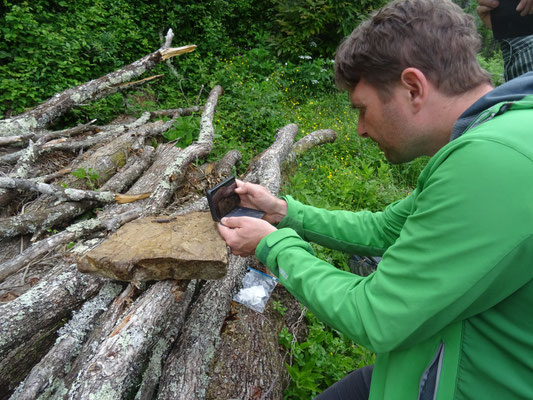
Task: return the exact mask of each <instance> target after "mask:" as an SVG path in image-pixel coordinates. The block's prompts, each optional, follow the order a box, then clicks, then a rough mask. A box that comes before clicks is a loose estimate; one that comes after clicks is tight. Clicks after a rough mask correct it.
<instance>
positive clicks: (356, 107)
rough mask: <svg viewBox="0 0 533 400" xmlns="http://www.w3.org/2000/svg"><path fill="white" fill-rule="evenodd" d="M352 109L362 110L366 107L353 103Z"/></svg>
mask: <svg viewBox="0 0 533 400" xmlns="http://www.w3.org/2000/svg"><path fill="white" fill-rule="evenodd" d="M350 107H351V108H353V109H354V110H359V109H361V108H365V106H364V105H363V104H359V103H355V104H354V103H351V104H350Z"/></svg>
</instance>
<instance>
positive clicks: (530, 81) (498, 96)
mask: <svg viewBox="0 0 533 400" xmlns="http://www.w3.org/2000/svg"><path fill="white" fill-rule="evenodd" d="M530 95H533V72H527V73H525V74H523V75H520V76H519V77H517V78H515V79H512V80H510V81H509V82H506V83H504V84H503V85H501V86H498V87H497V88H495V89H493V90H491V91H490V92H489V93H487V94H486V95H485V96H483V97H481V98H480V99H479V100H477V101H476V102H475V103H474V104H472V105H471V106H470V107H469V108H468V109H467V110H466V111H465V112H464V113H463V114H461V116H460V117H459V119H457V121H455V124H454V125H453V129H452V134H451V136H450V141H451V140H454V139H457V138H458V137H459V136H461V135H462V134H463V133H465V132H466V130H467V129H468V127H469V126H470V125H471V124H472V122H474V120H475V119H476V118H477V117H478V115H479V114H480V113H481V112H483V111H485V110H486V109H488V108H490V107H492V106H494V105H496V104H498V103H503V102H507V103H509V102H513V101H519V100H522V99H523V98H524V97H526V96H530Z"/></svg>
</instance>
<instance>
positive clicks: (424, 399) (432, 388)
mask: <svg viewBox="0 0 533 400" xmlns="http://www.w3.org/2000/svg"><path fill="white" fill-rule="evenodd" d="M443 359H444V343H440V344H439V347H437V351H436V353H435V355H434V356H433V360H431V363H430V364H429V367H427V368H426V370H425V371H424V373H423V374H422V377H421V378H420V385H419V388H418V400H435V399H436V398H437V389H438V388H439V381H440V373H441V369H442V360H443Z"/></svg>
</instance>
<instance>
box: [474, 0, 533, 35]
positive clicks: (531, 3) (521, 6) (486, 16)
mask: <svg viewBox="0 0 533 400" xmlns="http://www.w3.org/2000/svg"><path fill="white" fill-rule="evenodd" d="M477 3H478V4H479V5H478V7H477V10H476V11H477V14H478V15H479V18H481V21H482V22H483V23H484V24H485V25H486V26H487V27H488V28H490V29H492V23H491V20H490V12H491V11H492V10H494V9H495V8H496V7H498V6H499V5H500V2H499V1H498V0H478V2H477ZM516 11H517V12H519V13H520V15H521V16H522V17H525V16H526V15H528V14H533V0H521V1H520V3H518V5H517V6H516Z"/></svg>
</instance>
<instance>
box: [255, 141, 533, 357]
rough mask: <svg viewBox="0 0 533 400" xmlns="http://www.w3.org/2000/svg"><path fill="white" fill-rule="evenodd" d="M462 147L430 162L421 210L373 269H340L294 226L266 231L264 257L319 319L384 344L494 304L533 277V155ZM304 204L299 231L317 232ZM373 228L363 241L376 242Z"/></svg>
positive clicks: (417, 203) (394, 345)
mask: <svg viewBox="0 0 533 400" xmlns="http://www.w3.org/2000/svg"><path fill="white" fill-rule="evenodd" d="M462 147H463V148H461V149H460V150H458V151H455V152H453V153H451V154H449V155H447V156H446V159H445V160H441V161H440V162H433V163H432V164H431V165H429V164H428V167H426V170H425V171H424V172H423V174H424V173H425V174H426V177H425V179H424V180H422V181H419V188H418V190H419V191H418V192H417V196H416V198H414V197H413V200H412V201H413V210H412V212H411V214H410V215H409V216H408V217H407V218H406V219H405V223H404V224H403V229H402V230H401V232H400V234H399V236H398V238H397V240H396V241H395V242H394V244H392V245H391V246H390V247H389V248H388V250H387V251H386V252H385V253H384V255H383V259H382V261H381V262H380V265H379V267H378V270H377V272H375V273H374V274H372V275H370V276H368V277H365V278H363V277H360V276H357V275H354V274H351V273H349V272H345V271H341V270H338V269H336V268H335V267H333V266H332V265H330V264H327V263H326V262H324V261H322V260H320V259H318V258H316V257H314V256H313V254H312V252H311V251H310V249H309V247H307V246H306V245H305V242H304V241H303V240H302V239H301V238H300V237H299V236H298V233H297V231H295V230H293V229H291V228H287V227H285V228H282V229H280V230H278V231H276V232H274V233H272V234H270V235H269V236H267V237H266V238H264V239H263V240H262V241H261V242H260V243H259V246H258V247H257V250H256V255H257V257H258V258H259V260H260V261H261V262H263V263H264V264H265V265H267V266H268V267H269V268H270V269H271V270H272V271H273V272H274V273H275V274H276V275H278V276H279V278H280V281H281V283H282V284H283V285H284V286H285V287H286V288H287V289H288V290H289V291H290V292H291V293H293V295H294V296H295V297H296V298H298V299H299V300H300V301H301V302H302V303H303V304H305V305H306V306H308V307H309V308H310V309H311V310H312V311H313V313H315V314H316V315H317V316H318V317H319V318H320V319H322V320H323V321H325V322H326V323H327V324H329V325H330V326H332V327H334V328H335V329H338V330H340V331H341V332H343V333H345V334H347V335H348V336H349V337H351V338H352V339H353V340H354V341H355V342H356V343H359V344H361V345H363V346H365V347H368V348H369V349H371V350H373V351H375V352H378V353H382V352H388V351H391V350H394V349H401V348H406V347H410V346H412V345H413V344H415V343H417V342H420V341H423V340H425V339H427V338H429V337H431V336H432V335H434V334H435V333H437V332H439V331H440V330H442V329H443V328H444V327H445V326H447V325H448V324H450V323H451V322H454V321H458V320H461V319H464V318H467V317H469V316H472V315H475V314H477V313H480V312H483V311H484V310H487V309H488V308H491V307H493V306H494V305H495V304H497V303H499V302H500V301H502V300H503V299H505V297H507V296H509V295H511V294H512V293H514V292H515V291H516V290H518V289H519V288H520V287H521V286H523V285H524V284H525V282H527V281H528V280H530V279H533V268H531V260H532V259H533V208H532V204H533V185H526V184H524V183H525V182H531V176H533V162H532V161H531V160H530V159H528V158H527V157H524V156H522V155H520V154H518V153H517V152H516V151H514V150H512V149H509V148H507V147H505V146H503V145H500V144H497V143H492V142H484V143H478V144H476V145H475V146H473V145H470V144H469V143H466V144H464V145H463V146H462ZM472 148H473V149H474V150H472ZM432 161H434V160H432ZM434 165H437V167H433V166H434ZM420 182H422V183H420ZM393 210H394V207H393ZM303 214H304V216H303V218H300V220H301V221H303V222H302V225H303V227H300V228H298V232H300V233H303V235H302V236H303V237H304V238H306V239H309V238H313V236H312V235H310V234H309V230H308V229H307V226H306V225H307V224H306V221H307V218H309V217H310V216H312V215H314V214H312V213H311V212H309V211H304V212H303ZM340 220H341V218H340V217H339V221H336V222H335V223H334V225H333V226H332V227H331V228H330V229H332V230H333V229H334V228H335V227H336V226H339V225H342V223H341V221H340ZM324 221H325V220H324ZM359 221H360V222H364V223H366V222H368V221H367V220H366V219H362V220H359ZM370 223H371V224H372V223H373V220H372V219H371V220H370ZM313 226H314V224H313ZM350 227H353V225H350ZM324 229H326V230H327V229H329V228H324ZM354 229H356V230H358V234H357V235H359V234H360V232H366V231H367V230H366V229H365V230H364V231H363V230H362V228H357V227H356V228H354ZM311 231H312V232H315V230H311ZM371 231H372V228H369V229H368V232H369V236H370V237H372V238H373V239H372V240H369V242H368V243H365V244H369V245H375V244H376V243H377V242H375V241H374V239H375V235H374V234H373V233H372V232H371ZM322 232H323V231H322ZM346 232H349V231H348V229H346ZM343 235H345V236H344V237H347V236H348V233H345V234H343ZM380 235H381V234H380ZM332 236H334V235H332ZM378 236H379V235H378ZM393 237H394V235H391V238H390V239H389V240H392V238H393ZM347 241H349V239H347ZM381 243H383V244H386V243H387V241H386V240H384V241H382V242H381Z"/></svg>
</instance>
